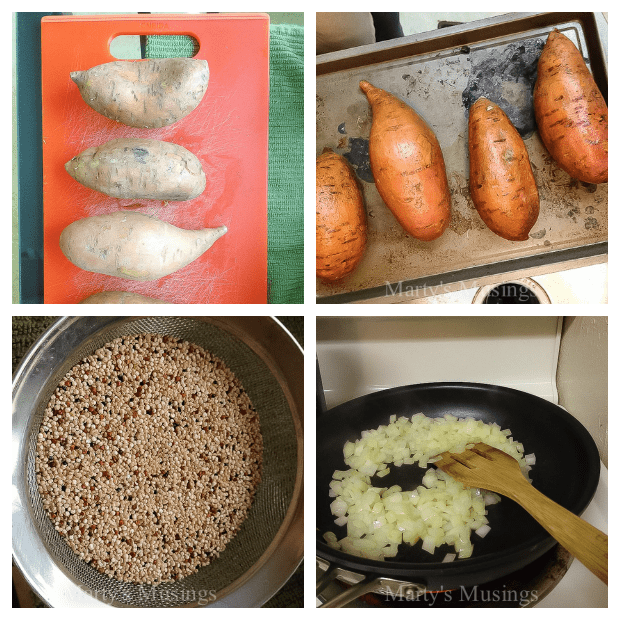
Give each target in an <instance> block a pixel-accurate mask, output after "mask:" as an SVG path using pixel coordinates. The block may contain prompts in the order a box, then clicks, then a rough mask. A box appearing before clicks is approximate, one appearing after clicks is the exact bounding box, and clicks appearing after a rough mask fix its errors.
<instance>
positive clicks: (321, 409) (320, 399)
mask: <svg viewBox="0 0 620 620" xmlns="http://www.w3.org/2000/svg"><path fill="white" fill-rule="evenodd" d="M326 411H327V404H326V402H325V391H324V390H323V381H321V369H320V368H319V358H318V357H317V358H316V415H317V418H318V417H320V416H322V415H323V414H324V413H325V412H326Z"/></svg>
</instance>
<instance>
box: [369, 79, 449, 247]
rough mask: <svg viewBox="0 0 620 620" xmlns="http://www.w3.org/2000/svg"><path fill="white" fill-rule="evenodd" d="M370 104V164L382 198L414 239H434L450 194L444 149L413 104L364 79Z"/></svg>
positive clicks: (446, 217)
mask: <svg viewBox="0 0 620 620" xmlns="http://www.w3.org/2000/svg"><path fill="white" fill-rule="evenodd" d="M360 88H361V89H362V91H363V92H364V93H365V94H366V97H368V101H369V103H370V106H371V107H372V127H371V130H370V144H369V154H370V167H371V169H372V174H373V176H374V178H375V184H376V187H377V190H378V192H379V195H380V196H381V198H382V199H383V202H385V204H386V205H387V206H388V207H389V209H390V210H391V211H392V213H393V214H394V216H395V217H396V219H397V220H398V221H399V223H400V225H401V226H402V227H403V228H404V229H405V230H406V231H407V232H408V233H409V234H410V235H412V236H414V237H415V238H416V239H421V240H423V241H432V240H433V239H437V237H439V236H440V235H441V234H442V233H443V232H444V230H445V229H446V227H447V226H448V224H449V222H450V206H451V197H450V190H449V188H448V178H447V176H446V167H445V164H444V160H443V154H442V152H441V148H440V146H439V142H438V141H437V138H436V136H435V134H434V133H433V131H432V130H431V128H430V127H429V126H428V125H427V124H426V123H425V122H424V120H423V119H422V118H421V117H420V116H418V115H417V114H416V113H415V112H414V110H413V109H411V108H410V107H409V106H408V105H406V104H405V103H403V102H402V101H401V100H400V99H397V98H396V97H394V95H391V94H390V93H388V92H386V91H384V90H382V89H380V88H375V87H374V86H373V85H372V84H369V83H368V82H366V81H362V82H360Z"/></svg>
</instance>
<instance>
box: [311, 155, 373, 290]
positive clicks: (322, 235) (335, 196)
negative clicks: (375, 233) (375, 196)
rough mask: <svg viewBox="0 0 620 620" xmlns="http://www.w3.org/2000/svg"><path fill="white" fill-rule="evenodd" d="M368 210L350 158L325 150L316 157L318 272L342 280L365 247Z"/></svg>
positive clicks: (332, 278) (360, 257) (355, 265)
mask: <svg viewBox="0 0 620 620" xmlns="http://www.w3.org/2000/svg"><path fill="white" fill-rule="evenodd" d="M366 236H367V233H366V211H365V209H364V199H363V197H362V192H361V191H360V188H359V186H358V184H357V180H356V178H355V174H354V172H353V170H351V167H350V166H349V164H348V162H347V160H346V159H345V158H344V157H342V156H340V155H338V154H336V153H334V152H333V151H332V150H330V149H325V151H323V154H322V155H320V156H319V157H317V160H316V275H317V276H318V277H319V278H322V279H323V280H328V281H333V280H340V279H341V278H344V277H345V276H346V275H348V274H350V273H351V272H352V271H353V270H354V269H355V268H356V267H357V265H358V263H359V262H360V260H362V256H363V254H364V250H365V248H366Z"/></svg>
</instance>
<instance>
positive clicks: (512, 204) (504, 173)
mask: <svg viewBox="0 0 620 620" xmlns="http://www.w3.org/2000/svg"><path fill="white" fill-rule="evenodd" d="M469 192H470V194H471V198H472V200H473V202H474V205H475V207H476V210H477V211H478V213H479V214H480V217H481V218H482V219H483V221H484V223H485V224H486V225H487V226H488V227H489V228H490V229H491V230H492V231H493V232H494V233H495V234H497V235H499V236H500V237H503V238H504V239H508V240H510V241H525V240H526V239H527V238H528V233H529V232H530V230H531V229H532V226H534V224H535V223H536V219H537V218H538V211H539V202H538V190H537V189H536V182H535V181H534V174H533V173H532V167H531V165H530V160H529V157H528V154H527V150H526V148H525V144H524V143H523V140H522V139H521V136H520V135H519V132H518V131H517V130H516V129H515V128H514V126H513V125H512V123H511V122H510V119H509V118H508V117H507V116H506V114H505V113H504V111H503V110H502V109H501V108H500V107H499V106H498V105H496V104H495V103H493V102H491V101H489V100H488V99H486V98H484V97H481V98H480V99H478V100H477V101H476V103H474V105H472V106H471V108H470V109H469Z"/></svg>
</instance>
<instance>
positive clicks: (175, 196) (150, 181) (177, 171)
mask: <svg viewBox="0 0 620 620" xmlns="http://www.w3.org/2000/svg"><path fill="white" fill-rule="evenodd" d="M65 170H66V171H67V172H68V173H69V174H70V175H71V176H72V177H73V178H74V179H75V180H76V181H78V183H81V184H82V185H85V186H86V187H89V188H90V189H94V190H96V191H98V192H101V193H103V194H107V195H108V196H112V197H114V198H140V199H145V200H146V199H153V200H175V201H176V200H179V201H182V200H192V199H193V198H196V197H197V196H200V194H202V192H203V191H204V189H205V187H206V184H207V178H206V175H205V173H204V171H203V169H202V165H201V164H200V161H199V159H198V158H197V157H196V156H195V155H194V154H193V153H191V152H190V151H188V150H187V149H185V148H183V147H182V146H179V145H178V144H172V143H171V142H162V141H160V140H148V139H142V138H121V139H118V140H110V141H109V142H106V143H105V144H102V145H100V146H94V147H91V148H89V149H86V150H85V151H83V152H82V153H80V154H79V155H76V156H75V157H74V158H73V159H71V160H70V161H68V162H67V163H66V164H65Z"/></svg>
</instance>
